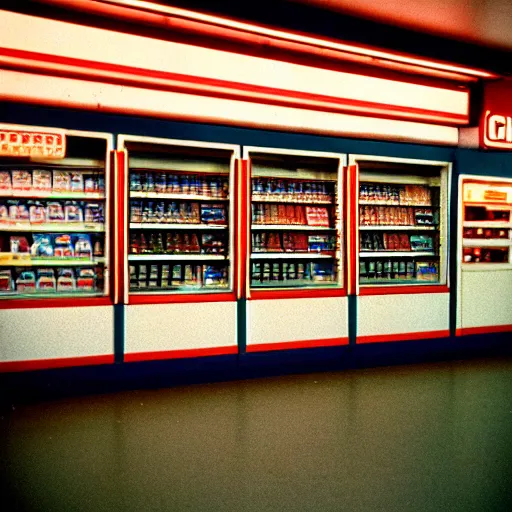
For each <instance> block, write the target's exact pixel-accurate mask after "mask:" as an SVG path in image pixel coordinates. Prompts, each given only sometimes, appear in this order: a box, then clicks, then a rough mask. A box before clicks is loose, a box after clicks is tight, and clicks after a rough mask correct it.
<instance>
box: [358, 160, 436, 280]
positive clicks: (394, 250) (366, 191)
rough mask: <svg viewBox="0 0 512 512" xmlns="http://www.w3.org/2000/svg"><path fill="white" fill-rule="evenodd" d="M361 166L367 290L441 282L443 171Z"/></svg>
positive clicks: (362, 263)
mask: <svg viewBox="0 0 512 512" xmlns="http://www.w3.org/2000/svg"><path fill="white" fill-rule="evenodd" d="M365 164H366V162H362V163H360V171H361V172H360V186H359V282H360V284H361V285H378V284H382V285H404V284H424V283H425V284H426V283H440V282H441V279H442V276H441V274H442V267H441V250H440V249H441V224H442V216H443V215H444V214H443V209H442V204H441V187H440V183H441V168H440V167H437V166H418V165H410V166H408V165H405V164H402V165H400V166H396V165H394V164H391V163H389V164H385V163H383V162H379V163H378V165H376V164H374V165H371V164H370V163H368V165H365Z"/></svg>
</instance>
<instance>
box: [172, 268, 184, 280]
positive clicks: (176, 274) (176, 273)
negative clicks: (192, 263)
mask: <svg viewBox="0 0 512 512" xmlns="http://www.w3.org/2000/svg"><path fill="white" fill-rule="evenodd" d="M172 283H173V284H181V283H183V278H182V265H174V266H173V268H172Z"/></svg>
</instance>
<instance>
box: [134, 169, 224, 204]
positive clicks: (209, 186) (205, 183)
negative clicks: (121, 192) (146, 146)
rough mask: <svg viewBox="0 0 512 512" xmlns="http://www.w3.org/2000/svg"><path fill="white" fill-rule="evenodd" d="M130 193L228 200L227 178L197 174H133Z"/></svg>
mask: <svg viewBox="0 0 512 512" xmlns="http://www.w3.org/2000/svg"><path fill="white" fill-rule="evenodd" d="M130 191H132V192H156V193H160V194H183V195H186V194H189V195H202V196H208V197H213V198H219V199H220V198H227V197H228V193H229V181H228V178H227V177H220V176H206V175H204V174H203V175H195V174H169V173H167V172H131V173H130Z"/></svg>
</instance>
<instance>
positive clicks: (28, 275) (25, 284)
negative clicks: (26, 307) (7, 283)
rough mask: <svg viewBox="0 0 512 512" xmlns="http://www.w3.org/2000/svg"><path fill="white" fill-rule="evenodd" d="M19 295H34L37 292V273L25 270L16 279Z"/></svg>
mask: <svg viewBox="0 0 512 512" xmlns="http://www.w3.org/2000/svg"><path fill="white" fill-rule="evenodd" d="M16 290H17V292H18V293H34V292H35V291H36V273H35V272H34V271H33V270H23V271H21V272H20V274H19V275H18V277H17V278H16Z"/></svg>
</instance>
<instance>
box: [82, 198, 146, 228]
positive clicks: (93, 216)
mask: <svg viewBox="0 0 512 512" xmlns="http://www.w3.org/2000/svg"><path fill="white" fill-rule="evenodd" d="M84 222H87V223H92V224H103V223H104V222H105V216H104V214H103V205H102V204H101V203H87V204H86V205H85V212H84ZM132 222H135V221H133V220H132ZM139 222H140V221H139Z"/></svg>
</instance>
